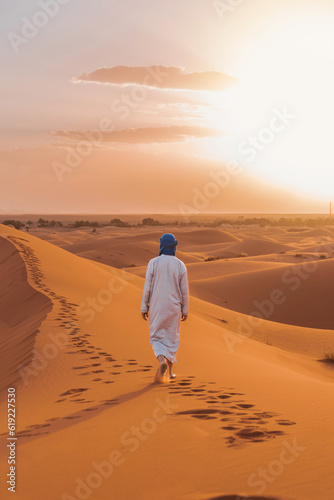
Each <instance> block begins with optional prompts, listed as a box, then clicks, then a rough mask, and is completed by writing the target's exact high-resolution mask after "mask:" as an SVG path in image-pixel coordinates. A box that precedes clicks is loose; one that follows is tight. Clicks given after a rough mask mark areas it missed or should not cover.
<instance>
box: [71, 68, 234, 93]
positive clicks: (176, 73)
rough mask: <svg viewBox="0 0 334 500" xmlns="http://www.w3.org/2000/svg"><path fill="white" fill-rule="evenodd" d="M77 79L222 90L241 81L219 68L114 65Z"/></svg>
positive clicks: (173, 87)
mask: <svg viewBox="0 0 334 500" xmlns="http://www.w3.org/2000/svg"><path fill="white" fill-rule="evenodd" d="M74 81H77V82H78V81H85V82H98V83H111V84H118V85H131V84H135V85H142V86H145V87H154V88H158V89H173V90H200V91H206V90H209V91H220V90H223V89H226V88H229V87H230V86H232V85H234V84H236V83H237V80H236V79H235V78H233V77H231V76H229V75H226V74H224V73H220V72H217V71H202V72H196V73H186V72H185V71H184V69H183V68H177V67H173V66H146V67H142V66H139V67H131V66H114V67H113V68H99V69H97V70H96V71H93V72H92V73H89V74H87V73H83V74H82V75H80V76H79V77H78V78H76V79H75V80H74Z"/></svg>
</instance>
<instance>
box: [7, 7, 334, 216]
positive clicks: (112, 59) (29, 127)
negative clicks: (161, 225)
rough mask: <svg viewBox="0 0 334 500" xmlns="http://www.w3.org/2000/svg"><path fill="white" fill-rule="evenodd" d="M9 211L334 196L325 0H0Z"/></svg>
mask: <svg viewBox="0 0 334 500" xmlns="http://www.w3.org/2000/svg"><path fill="white" fill-rule="evenodd" d="M1 13H2V15H1V20H0V28H1V42H2V43H1V52H0V57H1V65H2V67H3V71H2V73H1V77H0V82H1V83H0V84H1V94H0V96H1V97H0V99H1V124H0V127H1V138H0V213H2V212H9V213H10V212H13V211H18V212H27V213H33V212H36V213H37V212H40V213H57V212H58V213H66V212H69V213H79V212H81V213H124V212H132V213H133V212H139V213H140V212H142V213H144V212H145V213H147V212H152V213H159V212H160V213H162V212H172V213H180V212H181V213H182V212H183V211H188V212H191V211H193V212H194V213H205V212H222V213H224V212H226V213H247V212H249V213H254V212H265V213H287V212H291V213H294V212H296V213H303V212H304V213H310V212H322V213H324V212H327V210H328V207H329V202H330V201H334V189H333V188H334V186H333V184H334V183H333V150H332V149H333V146H332V144H333V139H332V130H333V125H332V117H333V115H334V99H333V88H334V65H333V61H334V4H333V2H332V1H330V0H326V1H325V0H313V1H307V0H244V1H242V0H241V1H239V2H238V1H236V0H233V1H232V0H221V1H214V0H195V1H194V0H169V1H168V2H162V1H158V0H139V1H138V0H123V1H122V2H119V1H116V0H95V1H94V2H93V1H91V0H38V1H33V0H16V1H15V2H7V1H5V0H1Z"/></svg>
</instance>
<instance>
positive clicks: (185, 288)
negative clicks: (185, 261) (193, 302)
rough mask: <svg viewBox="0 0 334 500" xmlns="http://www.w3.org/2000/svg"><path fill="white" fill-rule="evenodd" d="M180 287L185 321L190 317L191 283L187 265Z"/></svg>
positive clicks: (182, 319)
mask: <svg viewBox="0 0 334 500" xmlns="http://www.w3.org/2000/svg"><path fill="white" fill-rule="evenodd" d="M184 267H185V266H184ZM180 289H181V295H182V305H181V312H182V317H181V321H185V320H186V319H187V317H188V312H189V285H188V273H187V268H186V267H185V271H184V273H183V274H182V277H181V281H180Z"/></svg>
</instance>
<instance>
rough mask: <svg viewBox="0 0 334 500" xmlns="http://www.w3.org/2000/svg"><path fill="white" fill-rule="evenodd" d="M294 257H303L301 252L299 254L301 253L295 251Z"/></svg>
mask: <svg viewBox="0 0 334 500" xmlns="http://www.w3.org/2000/svg"><path fill="white" fill-rule="evenodd" d="M295 257H298V258H300V257H303V256H302V254H301V253H296V255H295Z"/></svg>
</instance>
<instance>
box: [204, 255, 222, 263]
mask: <svg viewBox="0 0 334 500" xmlns="http://www.w3.org/2000/svg"><path fill="white" fill-rule="evenodd" d="M223 258H224V257H220V256H219V255H218V256H217V257H207V258H206V259H204V262H210V261H212V260H219V259H223Z"/></svg>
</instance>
